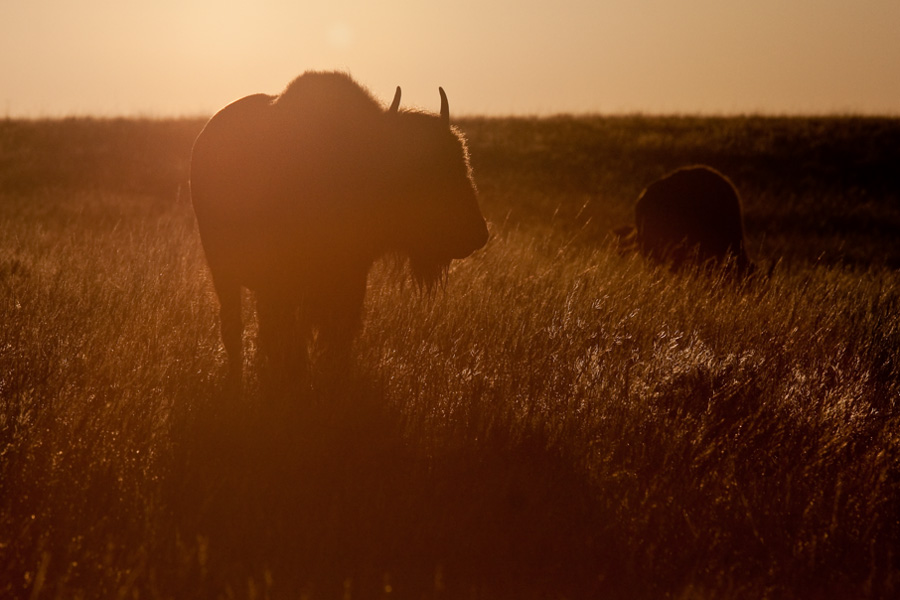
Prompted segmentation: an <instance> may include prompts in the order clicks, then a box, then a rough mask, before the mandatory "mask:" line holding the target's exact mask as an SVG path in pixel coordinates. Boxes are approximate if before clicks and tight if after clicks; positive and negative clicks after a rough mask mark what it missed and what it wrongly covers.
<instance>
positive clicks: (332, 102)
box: [273, 71, 383, 120]
mask: <svg viewBox="0 0 900 600" xmlns="http://www.w3.org/2000/svg"><path fill="white" fill-rule="evenodd" d="M273 104H274V106H276V107H277V108H278V109H279V110H282V111H288V112H290V113H294V114H296V115H298V116H301V115H302V116H310V117H313V116H315V117H317V118H327V117H329V116H332V117H334V118H339V119H350V120H353V119H354V118H363V119H365V118H372V117H374V116H376V115H378V114H381V113H382V112H383V109H382V106H381V104H380V103H379V102H378V101H377V100H376V99H375V98H374V97H373V96H372V94H371V93H370V92H369V91H368V90H367V89H366V88H365V87H363V86H361V85H360V84H358V83H357V82H356V81H354V80H353V79H352V78H351V77H350V75H348V74H346V73H340V72H333V71H331V72H320V71H308V72H306V73H304V74H302V75H300V76H299V77H297V78H296V79H294V80H293V81H292V82H291V83H289V84H288V86H287V87H286V88H285V89H284V91H283V92H282V93H281V94H280V95H279V96H278V97H277V98H276V99H275V102H274V103H273Z"/></svg>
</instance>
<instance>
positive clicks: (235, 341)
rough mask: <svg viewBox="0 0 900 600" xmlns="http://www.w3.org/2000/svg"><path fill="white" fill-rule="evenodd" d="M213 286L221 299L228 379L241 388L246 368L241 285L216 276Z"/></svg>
mask: <svg viewBox="0 0 900 600" xmlns="http://www.w3.org/2000/svg"><path fill="white" fill-rule="evenodd" d="M213 285H214V287H215V289H216V295H217V296H218V298H219V321H220V327H221V330H222V344H223V345H224V346H225V354H226V355H227V356H228V377H229V380H230V381H231V382H232V383H234V384H235V385H237V386H240V383H241V375H242V371H243V367H244V353H243V336H244V324H243V321H242V318H241V285H240V284H239V283H237V282H236V281H234V280H232V279H231V278H228V277H222V276H215V275H214V276H213Z"/></svg>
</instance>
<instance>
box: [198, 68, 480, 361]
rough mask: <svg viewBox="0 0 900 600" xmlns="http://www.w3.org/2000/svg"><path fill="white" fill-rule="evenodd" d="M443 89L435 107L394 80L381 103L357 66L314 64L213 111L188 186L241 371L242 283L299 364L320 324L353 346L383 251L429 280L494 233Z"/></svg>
mask: <svg viewBox="0 0 900 600" xmlns="http://www.w3.org/2000/svg"><path fill="white" fill-rule="evenodd" d="M440 96H441V101H442V106H441V114H440V115H436V114H430V113H424V112H420V111H409V110H400V109H398V104H399V98H400V88H399V87H398V88H397V93H396V96H395V98H394V102H393V104H392V106H391V107H390V108H388V109H385V108H384V106H382V104H381V103H380V102H378V101H377V100H376V99H375V98H374V97H373V96H372V95H371V94H370V93H369V92H368V91H367V90H366V89H365V88H363V87H362V86H360V85H359V84H357V83H356V82H355V81H354V80H353V79H351V78H350V76H349V75H346V74H343V73H333V72H308V73H305V74H303V75H301V76H300V77H298V78H297V79H295V80H294V81H293V82H292V83H290V84H289V85H288V86H287V88H286V89H285V90H284V91H283V92H282V93H281V94H280V95H277V96H270V95H266V94H256V95H252V96H247V97H245V98H242V99H240V100H237V101H236V102H233V103H232V104H229V105H228V106H226V107H225V108H223V109H222V110H221V111H219V112H218V113H217V114H215V115H214V116H213V117H212V118H211V119H210V121H209V122H208V123H207V124H206V126H205V127H204V129H203V131H202V132H201V133H200V135H199V137H198V138H197V140H196V142H195V143H194V148H193V153H192V158H191V195H192V201H193V205H194V211H195V214H196V218H197V225H198V228H199V231H200V238H201V241H202V243H203V249H204V252H205V254H206V258H207V262H208V264H209V268H210V272H211V274H212V279H213V284H214V286H215V290H216V293H217V295H218V299H219V304H220V318H221V328H222V339H223V343H224V345H225V349H226V352H227V354H228V357H229V362H230V370H231V372H232V374H233V375H235V376H236V377H237V378H240V373H241V369H242V362H243V361H242V332H243V324H242V320H241V315H242V309H241V295H242V294H241V289H242V288H248V289H250V290H252V291H253V292H254V293H255V296H256V308H257V317H258V322H259V347H260V351H261V353H262V355H263V356H265V357H266V358H267V359H268V361H269V362H270V363H276V364H278V365H281V366H282V367H285V369H286V372H288V373H292V372H294V369H293V368H291V367H297V368H301V367H303V368H305V365H306V361H307V356H306V352H307V343H308V342H309V341H310V340H311V339H312V338H313V332H314V331H315V332H317V337H316V339H317V340H318V341H319V342H320V343H321V344H323V345H324V346H325V347H326V348H330V349H332V350H335V351H336V352H337V353H341V352H346V351H347V350H348V347H349V343H350V341H351V339H352V337H353V335H354V334H355V332H356V330H357V329H358V327H359V325H360V319H361V314H362V307H363V300H364V295H365V289H366V278H367V273H368V271H369V268H370V267H371V265H372V264H373V262H374V261H375V260H376V259H377V258H378V257H380V256H382V255H385V254H392V253H393V254H400V255H404V256H406V257H408V259H409V264H410V267H411V270H412V273H413V276H414V278H415V279H416V280H417V281H418V282H420V283H422V284H423V285H424V286H428V287H430V286H432V285H433V284H434V283H435V282H437V281H440V280H441V279H442V278H443V276H444V274H445V273H446V271H447V267H448V265H449V263H450V261H451V260H452V259H457V258H464V257H466V256H468V255H469V254H471V253H472V252H474V251H475V250H477V249H479V248H481V247H482V246H483V245H484V244H485V243H486V241H487V238H488V230H487V226H486V223H485V221H484V218H483V217H482V215H481V212H480V210H479V207H478V200H477V196H476V189H475V185H474V183H473V180H472V174H471V169H470V166H469V160H468V152H467V149H466V144H465V141H464V139H463V137H462V135H461V134H460V133H459V132H458V131H457V130H456V129H455V128H453V127H451V126H450V123H449V108H448V105H447V101H446V96H445V95H444V92H443V90H440Z"/></svg>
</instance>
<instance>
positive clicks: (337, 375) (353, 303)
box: [316, 271, 366, 387]
mask: <svg viewBox="0 0 900 600" xmlns="http://www.w3.org/2000/svg"><path fill="white" fill-rule="evenodd" d="M340 283H341V285H337V286H335V287H334V288H332V289H331V290H330V292H331V293H330V294H328V296H327V297H326V298H325V299H324V302H323V305H324V306H323V309H322V310H321V311H320V314H319V318H318V336H317V344H316V346H317V348H316V349H317V354H318V357H317V359H318V360H317V363H318V364H317V369H316V370H317V371H318V372H319V373H320V374H321V376H322V379H323V384H324V385H325V386H326V387H332V386H334V384H336V383H337V382H340V381H344V380H346V376H347V375H348V371H349V369H350V365H351V364H352V361H351V360H350V354H351V350H352V347H353V340H354V338H355V337H356V334H357V333H359V330H360V327H361V324H362V311H363V303H364V300H365V293H366V272H365V271H362V272H361V273H357V274H356V275H355V276H354V277H350V276H348V277H347V279H346V280H345V281H342V282H340Z"/></svg>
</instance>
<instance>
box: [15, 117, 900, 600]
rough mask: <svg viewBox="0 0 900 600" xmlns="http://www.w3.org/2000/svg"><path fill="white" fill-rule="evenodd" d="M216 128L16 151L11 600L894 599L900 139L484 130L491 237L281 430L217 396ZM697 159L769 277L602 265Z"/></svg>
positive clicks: (47, 133) (383, 269)
mask: <svg viewBox="0 0 900 600" xmlns="http://www.w3.org/2000/svg"><path fill="white" fill-rule="evenodd" d="M200 126H202V124H201V123H199V122H194V121H174V122H153V121H104V120H98V121H95V120H63V121H49V122H17V121H6V122H2V123H0V194H2V196H0V223H2V226H0V289H2V290H3V292H2V295H0V311H2V322H3V323H4V327H3V328H2V329H0V564H3V565H5V566H4V567H3V568H2V571H0V592H2V594H0V595H9V596H13V597H41V596H49V597H54V596H77V595H79V594H84V595H85V596H87V597H113V596H128V595H136V594H137V595H140V596H144V597H147V596H149V597H193V596H200V597H265V596H270V597H296V596H299V595H302V594H306V595H307V596H308V597H312V598H331V597H351V598H356V597H370V596H381V595H385V594H387V593H388V590H390V594H391V595H394V596H399V597H422V596H441V597H449V598H457V597H473V596H483V595H487V596H488V597H531V596H538V595H541V594H543V593H547V594H549V595H550V596H551V597H596V596H597V595H598V594H607V595H610V596H612V597H629V598H634V597H638V598H640V597H646V598H655V597H660V596H674V597H701V598H703V597H709V598H723V597H726V598H728V597H731V598H758V597H764V596H768V597H835V598H841V597H866V596H868V597H890V596H891V595H892V594H894V593H896V592H897V587H898V576H900V566H898V564H897V558H896V548H897V547H898V544H900V523H898V520H897V515H898V514H900V513H898V507H900V468H898V465H900V434H898V432H900V407H898V405H897V398H898V397H900V367H898V365H900V362H898V361H900V276H898V274H897V272H896V270H893V269H892V267H896V265H897V264H898V263H897V261H898V260H900V254H898V252H900V249H898V248H897V246H896V242H895V240H896V234H897V231H898V227H900V217H898V211H900V203H898V199H897V194H898V189H900V186H898V183H897V181H896V174H895V172H894V166H895V165H896V164H897V161H896V158H897V156H896V154H897V153H898V152H900V150H898V149H900V144H897V143H896V142H897V138H898V136H900V124H898V122H897V121H896V120H878V119H831V120H828V119H826V120H820V119H816V120H804V119H756V118H746V119H691V118H684V119H674V118H672V119H669V118H642V117H621V118H609V119H604V118H579V119H574V118H558V119H543V120H523V119H490V120H471V121H469V122H466V123H463V124H462V127H463V128H464V130H465V131H467V133H468V135H469V138H470V143H471V150H472V157H473V163H474V166H475V169H476V178H477V181H478V183H479V187H480V189H481V191H482V204H483V207H484V210H485V213H486V214H487V215H488V217H489V219H490V220H491V221H492V224H493V233H494V237H493V239H492V241H491V243H490V244H489V246H488V247H487V248H486V249H485V250H484V251H482V252H480V253H478V254H477V255H476V256H474V257H472V258H471V259H469V260H466V261H462V262H460V263H458V264H456V265H454V268H453V270H452V273H451V275H450V279H449V283H448V286H447V289H446V290H445V293H443V294H438V295H437V296H435V297H434V298H428V297H420V296H418V295H416V294H415V293H413V291H412V289H411V286H409V285H407V284H404V283H403V282H402V281H400V280H398V279H399V278H398V276H397V274H396V273H395V272H394V271H393V270H392V269H391V268H390V266H389V265H380V266H379V267H378V268H377V269H376V270H375V271H374V272H373V273H372V276H371V277H370V281H369V288H370V290H369V297H368V301H367V322H366V327H365V330H364V332H363V334H362V335H361V337H360V339H359V340H358V342H357V344H356V353H357V357H358V365H357V368H356V371H355V372H354V373H352V374H348V375H347V377H346V378H345V381H343V382H342V383H341V384H340V385H338V386H336V387H333V388H331V387H329V388H327V389H324V388H322V387H318V388H316V389H315V390H313V391H312V392H310V393H309V395H308V396H307V397H304V398H302V399H299V400H298V401H296V402H289V403H285V404H278V403H271V402H265V401H264V400H263V399H262V398H261V397H260V396H259V394H258V393H257V392H256V391H255V389H256V388H255V385H256V384H255V382H254V381H253V380H252V378H251V381H250V382H249V393H248V394H247V397H246V398H244V399H242V400H240V401H238V400H236V399H235V398H233V397H230V396H229V395H228V394H227V393H226V392H225V391H224V390H223V389H221V382H222V379H221V369H222V364H223V360H224V357H223V356H222V353H221V349H220V347H219V341H218V334H217V330H216V316H215V308H216V304H215V299H214V298H213V297H212V295H211V287H210V284H209V281H208V277H207V275H206V271H205V265H204V262H203V256H202V251H201V249H200V247H199V241H198V239H197V236H196V233H195V230H194V224H193V218H192V214H191V210H190V205H189V202H188V200H187V194H185V193H184V192H183V191H181V192H179V190H184V189H185V187H184V186H185V183H186V178H187V171H186V168H187V159H188V156H189V148H190V143H191V140H192V139H193V137H194V136H195V135H196V133H197V131H198V130H199V127H200ZM689 162H707V163H710V164H713V165H714V166H716V167H718V168H720V169H722V170H723V171H725V172H726V173H728V174H729V175H730V176H731V177H732V178H733V179H734V180H735V182H736V183H737V185H738V187H739V188H740V189H741V191H742V193H743V195H744V199H745V205H746V210H747V229H748V239H749V243H750V247H751V249H753V250H754V251H755V253H756V257H757V258H758V259H760V260H761V261H763V262H764V263H770V262H773V261H775V260H777V259H781V260H782V261H783V262H782V266H780V267H779V268H777V269H776V270H775V271H774V274H773V277H772V279H771V280H770V281H768V282H766V283H764V284H761V285H755V286H747V287H735V286H734V285H732V284H729V283H726V282H723V281H715V280H713V281H710V280H709V279H708V278H706V277H702V276H695V275H691V274H688V275H685V276H677V277H676V276H673V275H671V274H669V273H666V272H660V271H657V270H654V269H652V268H649V267H648V266H647V265H645V264H644V263H643V262H642V261H640V260H639V259H636V258H634V257H630V258H629V257H619V256H617V255H615V254H614V253H612V252H610V251H609V249H608V248H607V245H606V243H605V240H606V236H607V234H608V232H609V230H610V229H612V228H614V227H616V226H618V225H620V224H622V222H625V221H627V220H628V219H629V217H630V210H631V209H630V206H631V203H632V202H633V199H634V197H635V196H636V195H637V193H638V192H639V190H640V188H641V187H642V186H643V185H645V184H646V183H647V182H648V181H650V180H652V179H653V178H655V177H657V176H658V175H661V174H662V173H664V172H666V171H668V170H670V169H671V168H674V167H676V166H678V165H680V164H684V163H689ZM251 337H252V326H251Z"/></svg>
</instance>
